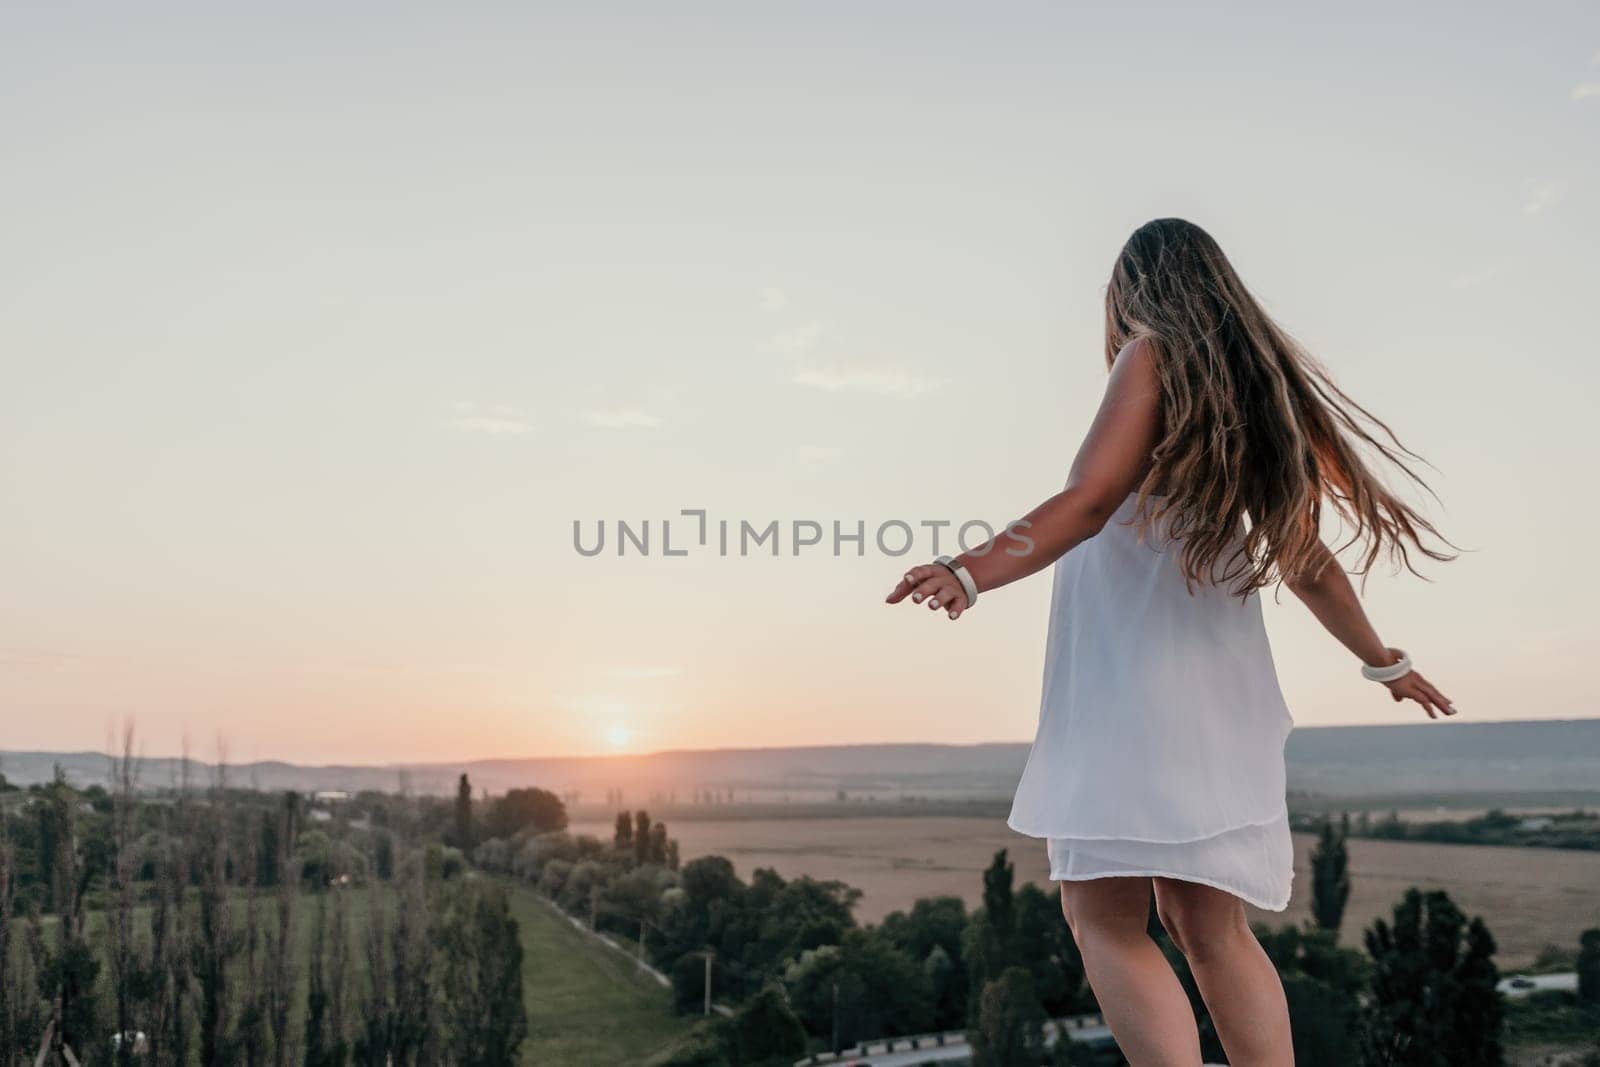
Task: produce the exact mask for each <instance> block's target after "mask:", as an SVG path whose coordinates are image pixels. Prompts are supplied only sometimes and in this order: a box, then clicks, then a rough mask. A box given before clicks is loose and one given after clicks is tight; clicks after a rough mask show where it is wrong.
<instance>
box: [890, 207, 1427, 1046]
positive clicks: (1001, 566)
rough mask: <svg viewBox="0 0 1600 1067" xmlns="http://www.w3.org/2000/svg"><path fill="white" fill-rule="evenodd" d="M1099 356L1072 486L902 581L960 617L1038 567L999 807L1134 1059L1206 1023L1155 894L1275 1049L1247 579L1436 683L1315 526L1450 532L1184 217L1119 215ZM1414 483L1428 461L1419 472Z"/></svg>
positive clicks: (1401, 453) (1219, 1015) (1221, 1026)
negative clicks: (1036, 688) (1036, 681)
mask: <svg viewBox="0 0 1600 1067" xmlns="http://www.w3.org/2000/svg"><path fill="white" fill-rule="evenodd" d="M1106 359H1107V362H1108V364H1109V367H1110V377H1109V381H1108V383H1107V386H1106V392H1105V397H1104V399H1103V401H1102V402H1101V405H1100V409H1099V412H1098V414H1097V415H1096V416H1095V419H1094V423H1093V424H1092V425H1091V427H1090V428H1089V433H1088V436H1087V438H1086V439H1085V440H1084V442H1083V445H1082V447H1081V448H1080V449H1079V452H1078V455H1077V458H1076V460H1075V461H1074V462H1073V465H1072V472H1071V475H1070V477H1069V478H1068V480H1067V485H1066V488H1065V489H1063V490H1062V491H1061V492H1060V493H1057V494H1056V495H1055V496H1053V497H1051V498H1050V499H1049V500H1046V501H1045V502H1044V503H1043V504H1041V505H1039V507H1037V508H1035V509H1034V510H1033V511H1032V512H1031V513H1030V514H1029V515H1028V516H1027V517H1026V518H1025V519H1024V520H1022V521H1021V522H1020V523H1014V524H1013V525H1012V526H1011V527H1008V528H1007V533H1006V534H1002V535H1001V536H1000V537H999V538H997V539H996V540H994V541H991V542H990V543H989V544H987V545H985V546H983V547H981V548H979V549H977V550H975V551H972V552H968V553H966V554H964V555H962V556H960V557H958V558H956V559H954V560H950V559H946V558H944V557H941V559H940V560H939V561H937V562H935V563H931V564H928V565H925V566H920V567H916V568H913V569H912V570H911V571H909V572H908V573H907V574H906V575H905V576H904V577H903V579H902V580H901V581H900V583H899V584H898V585H896V587H895V589H894V591H893V592H892V593H890V594H889V597H888V600H889V603H891V604H893V603H899V602H900V601H902V600H905V599H907V598H909V599H910V600H911V601H912V602H914V603H919V604H926V605H927V606H928V607H929V608H930V609H933V610H937V611H942V612H944V613H945V614H946V615H947V616H948V617H949V618H950V619H958V618H960V617H961V615H962V614H963V613H964V612H965V611H967V609H968V608H970V607H971V606H972V605H973V604H974V603H975V602H976V599H977V597H978V595H979V594H980V593H983V592H987V591H988V590H991V589H996V588H998V587H1000V586H1002V585H1006V584H1007V583H1009V582H1014V581H1016V580H1017V579H1019V578H1024V577H1027V576H1028V575H1030V574H1033V573H1035V572H1037V571H1039V570H1041V569H1043V568H1044V567H1046V566H1048V565H1050V564H1051V563H1054V562H1056V560H1058V559H1059V560H1060V561H1061V562H1060V564H1059V565H1058V566H1057V567H1056V572H1055V586H1054V595H1053V599H1052V604H1051V617H1050V632H1049V638H1048V644H1047V651H1046V657H1045V671H1044V695H1043V699H1042V701H1041V710H1040V721H1039V732H1038V735H1037V737H1036V738H1035V741H1034V745H1033V750H1032V752H1031V753H1030V755H1029V758H1028V764H1027V769H1026V770H1025V771H1024V772H1023V776H1022V780H1021V782H1020V783H1019V784H1018V787H1017V794H1016V799H1015V802H1014V804H1013V807H1012V811H1011V816H1010V820H1009V822H1010V825H1011V827H1012V828H1013V829H1015V830H1017V831H1019V832H1021V833H1024V834H1027V835H1029V836H1032V837H1043V838H1045V839H1046V840H1047V849H1048V853H1049V857H1050V868H1051V877H1052V879H1054V880H1057V881H1060V882H1061V904H1062V910H1063V911H1064V912H1065V914H1066V919H1067V922H1068V924H1069V925H1070V927H1071V929H1072V934H1073V937H1074V938H1075V940H1076V941H1077V944H1078V947H1079V949H1080V951H1081V952H1082V953H1083V960H1084V966H1085V969H1086V971H1087V973H1088V977H1089V982H1090V985H1091V986H1092V987H1093V988H1094V991H1095V996H1096V998H1097V999H1098V1000H1099V1003H1100V1006H1101V1008H1102V1009H1103V1010H1104V1012H1105V1015H1106V1020H1107V1022H1108V1023H1109V1024H1110V1026H1111V1029H1112V1031H1113V1033H1114V1034H1115V1035H1116V1038H1117V1042H1118V1044H1119V1045H1121V1047H1122V1050H1123V1052H1124V1054H1125V1055H1126V1056H1127V1057H1128V1060H1129V1061H1130V1062H1131V1063H1132V1064H1134V1065H1135V1067H1156V1065H1160V1067H1168V1065H1179V1067H1193V1065H1197V1064H1199V1063H1200V1049H1199V1038H1198V1034H1197V1032H1196V1028H1195V1022H1194V1016H1193V1013H1192V1012H1191V1011H1190V1008H1189V1002H1188V1000H1187V998H1186V997H1185V995H1184V992H1183V989H1182V987H1181V985H1180V984H1179V982H1178V979H1177V976H1176V975H1175V974H1174V973H1173V971H1172V969H1171V968H1170V967H1169V966H1168V965H1167V963H1166V960H1165V958H1164V957H1163V956H1162V955H1161V952H1160V950H1159V948H1158V947H1157V946H1156V943H1155V942H1154V941H1152V940H1151V939H1150V938H1149V936H1148V935H1147V933H1146V930H1147V920H1148V915H1149V902H1150V895H1151V893H1152V892H1153V893H1154V894H1155V901H1156V909H1157V913H1158V914H1159V916H1160V919H1161V923H1162V925H1163V926H1164V927H1165V928H1166V930H1167V932H1168V933H1169V934H1170V935H1171V937H1172V940H1173V942H1174V943H1175V944H1176V945H1177V947H1178V948H1179V949H1180V950H1181V951H1182V952H1183V953H1184V955H1185V956H1186V957H1187V958H1188V961H1189V964H1190V967H1191V968H1192V970H1193V972H1194V975H1195V979H1196V981H1197V983H1198V985H1199V988H1200V992H1201V994H1202V995H1203V997H1204V998H1205V1002H1206V1007H1207V1009H1208V1010H1209V1012H1210V1014H1211V1018H1212V1020H1213V1021H1214V1023H1215V1024H1216V1028H1217V1033H1218V1036H1219V1037H1220V1038H1221V1040H1222V1044H1223V1046H1224V1048H1225V1049H1226V1051H1227V1054H1228V1062H1229V1063H1231V1064H1234V1065H1235V1067H1245V1065H1249V1067H1277V1065H1280V1064H1292V1063H1293V1062H1294V1053H1293V1049H1292V1047H1291V1043H1290V1036H1289V1017H1288V1011H1287V1008H1286V1006H1285V1002H1284V995H1283V988H1282V986H1281V984H1280V983H1279V980H1278V975H1277V971H1276V969H1275V968H1274V967H1273V965H1272V963H1271V962H1270V961H1269V960H1268V959H1267V956H1266V954H1265V953H1264V952H1263V951H1262V949H1261V946H1260V945H1259V944H1258V943H1257V941H1256V939H1255V937H1254V935H1252V934H1251V932H1250V928H1249V925H1248V923H1247V921H1246V917H1245V911H1244V904H1243V902H1246V901H1247V902H1249V903H1252V904H1255V905H1256V906H1258V907H1262V908H1267V909H1270V910H1274V911H1281V910H1283V908H1284V907H1286V906H1287V904H1288V901H1289V888H1290V882H1291V881H1292V879H1293V877H1294V852H1293V847H1292V845H1291V842H1290V837H1289V823H1288V810H1287V806H1286V803H1285V796H1284V792H1285V791H1284V762H1283V747H1284V742H1285V740H1286V739H1287V737H1288V735H1289V731H1290V730H1291V729H1292V728H1293V725H1294V722H1293V719H1292V718H1291V717H1290V715H1289V712H1288V710H1287V709H1286V708H1285V706H1284V702H1283V696H1282V694H1281V692H1280V691H1279V688H1278V681H1277V676H1276V674H1275V673H1274V670H1273V665H1272V656H1271V651H1270V649H1269V648H1268V645H1267V637H1266V632H1265V629H1264V628H1263V625H1262V619H1261V605H1260V601H1259V598H1258V592H1259V591H1260V590H1262V589H1264V588H1266V587H1268V586H1271V585H1274V584H1276V583H1278V582H1282V583H1283V584H1284V585H1287V586H1288V587H1289V588H1290V589H1291V590H1292V591H1293V592H1294V593H1295V594H1296V595H1297V596H1299V598H1300V599H1301V600H1302V601H1304V602H1305V604H1306V606H1307V607H1309V608H1310V609H1311V611H1312V613H1313V614H1314V615H1315V616H1316V617H1317V619H1318V620H1319V621H1320V622H1321V623H1322V625H1323V626H1324V627H1325V628H1326V629H1327V630H1328V632H1329V633H1330V634H1332V635H1333V636H1334V637H1335V638H1337V639H1338V640H1339V642H1340V643H1341V644H1343V645H1344V646H1345V647H1346V648H1347V649H1349V650H1350V651H1351V652H1352V653H1354V654H1355V655H1356V656H1357V657H1358V658H1359V659H1360V660H1361V662H1362V664H1363V667H1362V671H1363V673H1364V674H1365V675H1366V676H1367V677H1368V678H1371V679H1372V680H1374V681H1376V682H1380V683H1382V684H1383V685H1385V686H1387V687H1388V689H1389V692H1390V694H1391V695H1392V696H1393V698H1394V699H1395V700H1397V701H1398V700H1402V699H1408V700H1414V701H1416V702H1417V704H1419V705H1420V706H1421V707H1422V708H1423V710H1425V711H1426V712H1427V714H1428V717H1429V718H1434V717H1435V716H1436V715H1438V714H1444V715H1453V714H1454V713H1455V709H1454V707H1452V705H1451V703H1450V701H1449V699H1448V698H1446V697H1445V696H1444V695H1443V694H1442V693H1440V692H1439V690H1438V689H1436V688H1434V686H1432V685H1431V684H1429V682H1428V681H1427V679H1425V678H1423V677H1422V675H1420V674H1418V673H1417V672H1416V671H1415V670H1412V669H1411V666H1410V661H1409V659H1407V658H1406V657H1405V656H1404V654H1403V653H1401V652H1399V651H1398V650H1396V649H1392V648H1389V647H1387V646H1386V645H1385V644H1384V643H1383V642H1382V641H1381V640H1380V639H1379V638H1378V635H1377V633H1376V632H1375V631H1374V629H1373V627H1372V624H1371V623H1370V622H1368V621H1367V617H1366V615H1365V613H1364V612H1363V611H1362V609H1361V605H1360V603H1359V601H1358V600H1357V598H1356V594H1355V591H1354V590H1353V589H1352V587H1351V584H1350V581H1349V579H1348V578H1347V577H1346V575H1345V573H1344V570H1343V569H1342V568H1341V567H1340V565H1339V564H1338V563H1337V561H1336V560H1335V557H1334V555H1333V552H1332V551H1330V550H1329V549H1328V548H1327V547H1326V546H1325V545H1324V544H1323V542H1322V540H1321V537H1320V528H1321V520H1322V518H1323V508H1324V505H1325V504H1327V505H1331V509H1332V511H1333V512H1334V513H1335V515H1336V516H1337V517H1338V518H1339V519H1340V520H1342V522H1343V525H1344V527H1345V528H1346V529H1348V530H1349V531H1350V532H1351V538H1350V541H1349V542H1347V545H1346V546H1342V547H1347V546H1348V544H1357V545H1360V546H1361V553H1360V557H1359V563H1358V566H1357V568H1356V569H1357V571H1358V573H1363V574H1364V573H1366V571H1367V570H1368V569H1369V568H1370V567H1371V566H1372V565H1373V564H1374V563H1375V562H1376V561H1377V560H1378V559H1379V558H1380V556H1384V555H1388V556H1391V557H1393V558H1395V559H1397V560H1398V561H1399V562H1400V563H1403V564H1405V565H1406V566H1407V567H1408V568H1409V567H1410V563H1411V559H1410V554H1411V553H1412V552H1419V553H1421V554H1422V555H1425V556H1428V557H1430V558H1433V559H1449V558H1451V557H1450V556H1449V554H1448V553H1447V552H1445V551H1443V550H1441V549H1439V548H1435V547H1431V546H1430V545H1428V544H1426V543H1424V542H1425V541H1426V540H1435V541H1441V542H1442V539H1440V538H1439V537H1438V534H1437V532H1436V531H1435V530H1434V528H1433V527H1432V526H1431V525H1430V524H1429V522H1428V521H1427V520H1426V519H1425V518H1423V517H1422V516H1421V515H1420V514H1418V513H1417V512H1416V511H1415V510H1413V509H1412V508H1411V507H1410V506H1408V505H1407V504H1406V503H1404V502H1403V501H1401V500H1400V499H1399V498H1398V497H1397V496H1395V495H1394V494H1393V493H1391V492H1390V491H1389V490H1388V489H1386V488H1385V487H1384V485H1383V483H1382V482H1380V481H1379V479H1378V477H1377V476H1376V475H1375V474H1374V472H1373V470H1372V469H1371V467H1370V466H1369V464H1368V461H1367V459H1366V458H1364V456H1370V457H1372V458H1374V459H1377V458H1381V459H1382V460H1383V461H1386V462H1389V463H1391V464H1393V465H1395V466H1396V467H1398V469H1399V470H1400V471H1401V472H1402V473H1403V474H1404V475H1405V476H1406V477H1408V478H1411V479H1413V480H1418V479H1417V478H1416V475H1415V474H1414V473H1413V472H1412V471H1411V469H1410V467H1409V466H1408V465H1407V460H1408V459H1414V458H1415V457H1414V455H1413V454H1412V453H1411V452H1409V451H1407V450H1406V449H1405V448H1404V447H1403V446H1402V445H1401V444H1400V443H1399V441H1398V440H1396V438H1395V437H1394V435H1393V434H1392V433H1391V432H1390V431H1389V430H1388V428H1387V427H1386V426H1384V425H1383V424H1382V423H1381V422H1379V421H1378V420H1376V419H1375V418H1373V417H1372V416H1371V415H1369V414H1368V413H1367V412H1366V411H1365V410H1364V409H1363V408H1361V407H1360V406H1359V405H1357V404H1356V403H1355V402H1354V401H1352V400H1351V399H1350V398H1349V397H1347V396H1346V395H1345V394H1344V393H1343V392H1341V391H1340V390H1339V388H1338V387H1337V386H1335V385H1334V384H1333V383H1332V381H1330V380H1329V378H1328V377H1327V376H1326V375H1325V374H1324V372H1323V371H1322V370H1321V369H1320V368H1319V367H1317V365H1316V364H1315V363H1313V362H1312V361H1311V359H1310V358H1309V357H1308V356H1306V355H1305V353H1303V352H1302V351H1300V349H1299V348H1298V347H1297V346H1296V345H1295V344H1294V342H1293V341H1291V340H1290V339H1289V337H1288V336H1287V335H1286V334H1284V333H1283V331H1282V330H1280V329H1279V328H1278V327H1277V326H1276V325H1275V324H1274V323H1273V322H1272V320H1271V319H1270V318H1268V317H1267V315H1266V313H1265V312H1264V311H1263V310H1262V309H1261V306H1260V305H1259V304H1257V303H1256V301H1255V299H1254V298H1253V297H1251V295H1250V294H1249V293H1248V292H1247V291H1246V290H1245V287H1244V285H1243V283H1242V282H1241V281H1240V280H1239V277H1238V275H1237V274H1236V273H1235V272H1234V270H1233V267H1232V266H1231V265H1230V264H1229V263H1228V260H1227V258H1226V257H1224V256H1223V254H1222V250H1221V249H1220V248H1219V247H1218V246H1217V244H1216V242H1215V241H1213V240H1212V239H1211V237H1210V236H1209V235H1207V234H1206V233H1205V232H1204V231H1203V230H1201V229H1200V228H1199V227H1197V226H1195V225H1193V224H1192V223H1189V222H1185V221H1183V220H1181V219H1158V220H1156V221H1154V222H1151V223H1148V224H1147V225H1145V226H1142V227H1140V229H1139V230H1138V231H1137V232H1135V233H1134V235H1133V236H1132V237H1131V238H1129V240H1128V243H1127V245H1126V246H1125V247H1124V248H1123V250H1122V253H1121V255H1120V256H1119V257H1118V259H1117V264H1116V268H1115V270H1114V271H1113V273H1112V276H1111V285H1110V287H1109V289H1108V291H1107V293H1106ZM1418 481H1419V484H1420V480H1418Z"/></svg>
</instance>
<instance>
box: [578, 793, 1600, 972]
mask: <svg viewBox="0 0 1600 1067" xmlns="http://www.w3.org/2000/svg"><path fill="white" fill-rule="evenodd" d="M572 829H573V830H574V832H578V833H589V834H595V835H597V836H601V837H609V836H610V834H611V826H610V824H609V823H600V822H582V823H576V824H574V826H573V827H572ZM669 830H670V832H671V834H672V836H673V837H676V838H677V839H678V842H679V844H680V847H681V848H682V851H683V858H684V859H685V860H689V859H693V858H694V857H696V856H703V855H708V854H713V853H715V854H719V855H723V856H726V857H728V858H729V859H730V860H732V861H733V863H734V865H735V867H736V868H737V869H738V871H739V874H740V876H741V877H744V878H748V877H749V876H750V872H751V871H752V870H754V869H755V868H757V867H771V868H774V869H776V870H777V871H778V873H780V874H782V875H784V876H785V877H795V876H798V875H811V876H813V877H816V878H828V879H838V880H840V881H843V882H847V883H849V884H850V885H853V886H855V887H856V888H857V889H860V890H861V891H862V893H863V896H862V900H861V904H860V907H859V909H858V911H857V916H858V917H859V918H861V919H863V920H865V921H868V922H875V921H877V920H879V919H881V918H883V916H884V915H886V914H888V913H889V912H891V911H895V910H897V909H903V908H908V907H909V906H910V905H911V903H912V902H913V901H914V900H916V899H917V898H918V897H926V896H944V895H951V896H960V897H962V898H964V899H965V900H966V901H967V902H968V904H969V905H971V904H975V903H976V902H977V901H978V899H979V897H980V896H981V890H982V882H981V879H980V876H979V875H980V872H981V871H982V869H983V868H984V867H985V866H986V865H987V864H988V863H989V861H990V859H991V857H992V856H993V855H994V853H995V851H996V850H998V849H1002V848H1004V849H1009V850H1010V854H1011V857H1012V859H1013V860H1014V861H1015V862H1016V864H1017V877H1018V880H1019V881H1034V882H1040V883H1043V882H1044V881H1045V880H1046V879H1047V877H1048V874H1049V868H1048V865H1047V863H1046V861H1045V852H1044V843H1043V842H1041V841H1035V840H1033V839H1031V838H1026V837H1021V836H1019V835H1017V834H1015V833H1013V832H1012V831H1010V830H1009V829H1007V828H1006V825H1005V822H1004V820H1003V819H1000V818H969V817H950V816H926V817H920V818H894V817H878V818H873V817H855V818H848V819H825V818H813V819H775V820H760V819H733V820H727V821H713V820H696V821H679V822H676V823H670V824H669ZM1313 843H1314V842H1313V839H1312V837H1311V836H1310V835H1307V834H1297V835H1296V836H1295V853H1296V855H1295V895H1294V899H1293V900H1292V901H1291V902H1290V905H1289V909H1288V911H1287V912H1284V913H1282V914H1281V915H1280V914H1275V913H1272V912H1264V911H1258V910H1256V909H1253V908H1252V909H1250V911H1251V917H1252V919H1255V920H1261V921H1267V922H1282V921H1285V920H1286V919H1287V920H1295V921H1298V920H1301V919H1304V918H1306V917H1308V916H1309V914H1310V912H1309V898H1310V853H1311V848H1312V845H1313ZM1349 847H1350V867H1351V880H1352V883H1353V885H1352V888H1351V894H1350V904H1349V907H1348V909H1347V910H1346V913H1345V936H1346V937H1348V938H1351V939H1352V940H1353V941H1354V940H1356V939H1358V938H1359V932H1360V931H1361V930H1364V929H1365V928H1366V927H1368V926H1370V925H1371V923H1372V921H1373V920H1374V919H1376V918H1379V917H1387V916H1388V915H1389V911H1390V909H1391V908H1392V907H1393V905H1394V903H1395V902H1396V901H1397V900H1398V899H1399V898H1400V895H1401V894H1402V893H1404V892H1405V890H1406V889H1407V887H1409V886H1412V885H1417V886H1421V887H1423V888H1425V889H1432V888H1439V889H1444V890H1446V891H1447V892H1449V894H1450V896H1451V898H1452V899H1454V900H1455V901H1456V903H1457V904H1459V905H1460V906H1461V908H1462V909H1463V910H1464V911H1466V912H1467V913H1468V914H1469V915H1482V916H1483V918H1484V920H1485V921H1486V922H1487V923H1488V924H1489V928H1490V930H1491V931H1493V933H1494V936H1495V940H1496V941H1497V942H1498V943H1499V946H1500V954H1499V959H1500V965H1501V967H1502V968H1504V969H1508V970H1509V969H1515V968H1517V967H1522V966H1526V965H1527V964H1528V963H1530V962H1531V961H1532V960H1533V958H1534V956H1536V955H1537V954H1538V952H1539V950H1540V949H1541V948H1543V947H1544V946H1545V945H1546V944H1548V943H1556V944H1559V945H1562V946H1566V947H1572V948H1575V947H1576V945H1577V941H1578V934H1579V932H1580V931H1581V930H1583V929H1584V928H1586V927H1590V926H1596V925H1600V853H1595V852H1575V851H1562V850H1556V849H1538V848H1493V847H1487V846H1476V845H1436V844H1422V843H1415V842H1402V841H1374V840H1364V839H1351V841H1350V844H1349Z"/></svg>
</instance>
